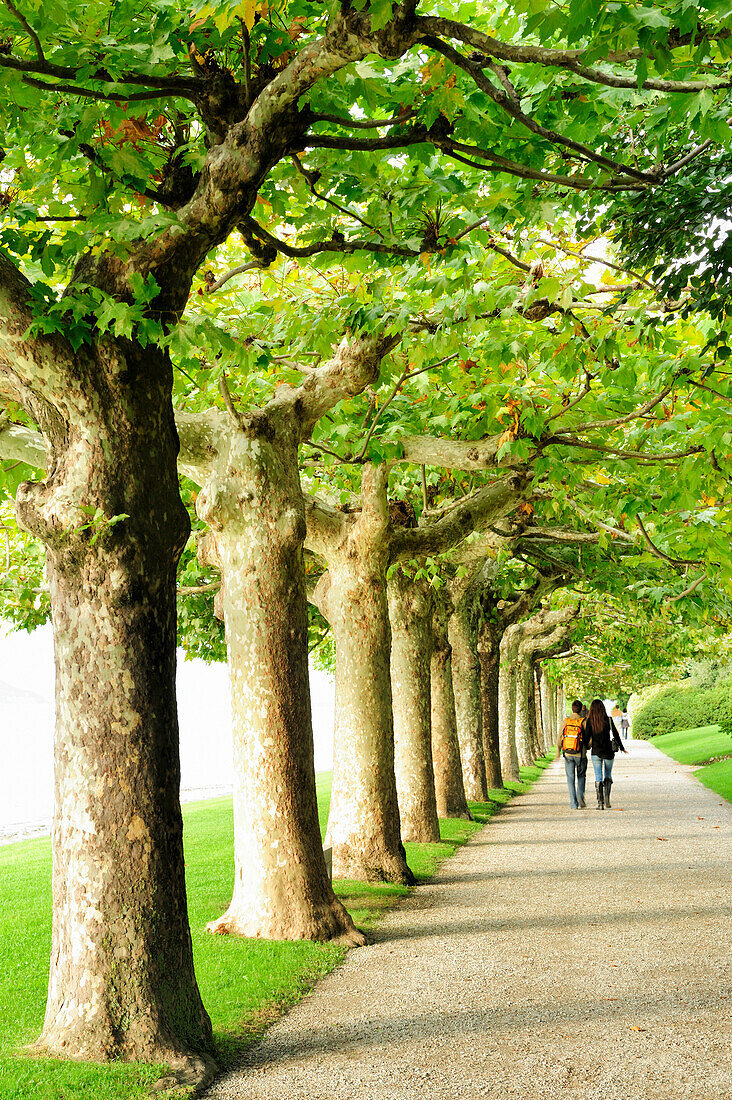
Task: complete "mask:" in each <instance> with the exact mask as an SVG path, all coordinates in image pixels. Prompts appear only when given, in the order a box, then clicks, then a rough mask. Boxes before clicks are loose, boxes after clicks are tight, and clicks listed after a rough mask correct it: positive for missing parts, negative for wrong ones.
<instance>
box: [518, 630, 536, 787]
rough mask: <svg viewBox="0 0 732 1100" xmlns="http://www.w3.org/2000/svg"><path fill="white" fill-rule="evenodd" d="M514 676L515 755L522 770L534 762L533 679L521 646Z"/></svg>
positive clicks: (526, 656) (528, 661) (529, 663)
mask: <svg viewBox="0 0 732 1100" xmlns="http://www.w3.org/2000/svg"><path fill="white" fill-rule="evenodd" d="M514 676H515V683H516V718H515V726H514V732H515V738H516V755H517V756H518V762H519V767H522V768H524V767H526V766H527V765H529V764H533V762H534V755H533V749H532V744H531V714H530V712H531V702H532V699H533V695H534V679H533V668H532V665H531V658H530V656H528V655H527V654H526V653H525V652H523V646H519V652H518V655H517V657H516V664H515V671H514Z"/></svg>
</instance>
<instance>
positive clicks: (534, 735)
mask: <svg viewBox="0 0 732 1100" xmlns="http://www.w3.org/2000/svg"><path fill="white" fill-rule="evenodd" d="M536 696H537V689H536V668H535V665H534V664H533V662H532V665H531V688H530V691H529V744H530V746H531V755H532V757H533V759H534V760H537V759H538V758H539V757H540V756H543V755H544V749H543V747H542V744H541V733H540V730H539V708H538V707H537V702H536Z"/></svg>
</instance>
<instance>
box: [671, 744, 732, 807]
mask: <svg viewBox="0 0 732 1100" xmlns="http://www.w3.org/2000/svg"><path fill="white" fill-rule="evenodd" d="M651 744H652V745H655V746H656V748H659V749H660V750H661V752H665V753H666V755H667V756H670V757H671V759H672V760H678V762H679V763H680V764H703V765H705V767H700V768H698V769H697V770H696V771H695V772H694V776H695V777H696V778H697V779H698V780H699V782H700V783H703V784H704V786H705V787H709V789H710V790H712V791H715V792H716V794H720V795H721V796H722V798H726V799H728V800H729V801H730V802H732V758H731V759H729V760H718V759H716V758H717V757H720V756H731V757H732V736H730V735H729V734H728V733H722V731H721V730H720V728H719V726H698V727H697V728H696V729H690V730H676V731H674V733H664V734H662V735H661V736H659V737H654V738H653V739H652V740H651ZM709 760H715V763H713V764H709V763H708V761H709Z"/></svg>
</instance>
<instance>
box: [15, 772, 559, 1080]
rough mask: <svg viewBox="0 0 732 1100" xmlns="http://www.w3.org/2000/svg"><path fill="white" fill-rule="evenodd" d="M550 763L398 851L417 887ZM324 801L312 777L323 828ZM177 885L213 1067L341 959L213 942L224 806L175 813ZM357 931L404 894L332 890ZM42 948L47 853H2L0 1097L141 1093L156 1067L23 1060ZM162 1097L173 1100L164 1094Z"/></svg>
mask: <svg viewBox="0 0 732 1100" xmlns="http://www.w3.org/2000/svg"><path fill="white" fill-rule="evenodd" d="M548 763H549V760H548V758H547V759H546V760H543V761H541V762H540V764H539V765H536V766H534V767H532V768H526V769H522V772H521V775H522V782H521V783H513V784H510V785H509V788H506V789H503V790H496V791H491V792H490V800H489V801H488V802H485V803H479V804H478V803H476V804H475V805H473V806H472V807H471V809H472V811H473V814H474V817H475V821H472V822H470V821H458V820H454V819H447V820H442V821H441V822H440V833H441V838H442V839H441V842H440V843H439V844H407V845H406V849H407V860H408V862H409V866H410V867H411V869H412V871H413V872H414V874H415V877H416V878H417V881H418V882H424V881H426V880H427V879H429V878H430V877H431V876H432V875H433V874H434V872H435V870H436V868H437V866H438V864H439V863H440V862H441V861H442V860H443V859H445V858H447V857H448V856H450V855H452V854H453V853H454V852H455V851H456V850H457V848H458V847H459V846H460V845H462V844H465V843H466V842H467V840H468V839H469V838H470V837H471V836H472V835H473V834H474V833H475V832H476V831H477V830H479V829H481V828H482V827H483V825H484V824H485V823H486V822H487V821H488V820H489V819H490V817H491V815H492V814H493V813H495V812H496V810H497V809H499V808H500V806H501V804H502V803H504V802H506V801H508V800H510V799H511V798H513V797H514V795H515V794H517V793H520V792H521V791H525V790H528V788H529V787H530V786H531V785H532V784H533V783H534V782H535V780H536V779H537V778H538V776H539V775H541V772H542V769H543V767H546V766H548ZM329 802H330V775H320V776H318V806H319V810H320V820H321V828H322V830H323V831H325V822H326V820H327V815H328V805H329ZM183 818H184V825H185V846H186V882H187V887H188V906H189V913H190V921H191V933H192V937H193V950H194V955H195V965H196V976H197V978H198V983H199V986H200V989H201V994H202V996H203V1000H204V1003H205V1005H206V1007H207V1009H208V1011H209V1013H210V1015H211V1020H212V1023H213V1028H214V1033H215V1036H216V1042H217V1045H218V1049H219V1053H220V1059H221V1061H222V1062H229V1061H231V1060H233V1058H235V1057H236V1055H237V1054H239V1053H240V1052H241V1051H242V1050H243V1049H244V1048H245V1047H246V1046H248V1045H250V1044H251V1043H252V1042H253V1041H254V1040H256V1039H257V1038H258V1037H259V1036H260V1035H261V1033H262V1031H263V1030H264V1029H265V1028H266V1027H267V1026H269V1024H271V1023H272V1022H273V1020H275V1019H276V1018H277V1017H278V1016H279V1015H281V1013H282V1012H283V1011H284V1010H285V1009H286V1008H287V1007H288V1006H289V1005H292V1004H294V1003H295V1002H296V1001H298V1000H299V999H300V997H302V995H303V993H305V992H306V991H307V990H308V989H310V988H311V987H312V985H313V984H314V983H315V982H316V981H317V979H318V978H319V977H321V976H322V975H323V974H325V973H327V972H328V971H329V970H332V969H333V967H334V966H336V965H337V964H338V962H340V961H341V959H343V957H344V955H345V951H344V949H343V948H340V947H336V946H333V945H329V944H318V943H309V942H306V941H297V942H282V941H276V942H275V941H271V940H237V939H233V938H229V937H227V936H212V935H210V934H209V933H207V932H206V931H205V927H206V922H207V921H209V920H212V919H213V918H214V917H218V916H220V915H221V914H222V913H223V912H224V910H225V909H226V907H227V906H228V904H229V900H230V897H231V887H232V882H233V875H234V857H233V836H232V833H233V820H232V805H231V799H230V798H222V799H215V800H212V801H208V802H198V803H194V804H192V805H188V806H185V807H184V809H183ZM334 887H335V891H336V893H337V894H338V895H339V896H340V897H341V898H342V899H343V901H344V903H345V904H346V906H347V908H348V910H349V911H350V912H351V914H352V916H353V918H354V920H355V922H356V924H357V925H359V927H361V928H366V929H368V928H370V927H372V926H373V925H374V923H375V922H376V921H377V920H378V919H379V916H380V915H381V913H383V912H384V910H385V909H387V908H389V907H390V906H392V905H394V904H397V903H398V901H399V899H400V898H403V897H405V896H407V895H408V894H409V893H410V889H409V887H406V886H398V885H391V884H384V885H371V884H365V883H361V882H346V881H342V880H341V881H336V882H335V883H334ZM50 942H51V842H50V840H49V839H47V838H43V839H39V840H28V841H22V842H20V843H17V844H8V845H4V846H2V847H0V1097H2V1100H138V1098H141V1097H144V1096H147V1095H148V1094H149V1088H150V1084H151V1083H152V1082H153V1081H155V1080H156V1079H157V1078H158V1077H159V1076H160V1074H161V1070H160V1067H159V1066H148V1065H141V1064H139V1063H138V1064H130V1063H114V1064H111V1065H102V1066H98V1065H94V1064H90V1063H76V1062H63V1061H58V1060H55V1059H47V1058H37V1057H28V1056H27V1055H26V1054H24V1052H23V1048H24V1047H26V1046H27V1045H28V1044H30V1043H32V1042H33V1040H34V1039H35V1038H36V1037H37V1036H38V1034H39V1033H40V1031H41V1027H42V1024H43V1013H44V1009H45V1001H46V985H47V981H48V958H49V954H50ZM166 1095H169V1096H170V1095H182V1093H178V1094H166Z"/></svg>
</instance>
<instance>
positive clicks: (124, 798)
mask: <svg viewBox="0 0 732 1100" xmlns="http://www.w3.org/2000/svg"><path fill="white" fill-rule="evenodd" d="M81 354H82V355H83V359H82V360H80V363H79V374H80V375H81V374H83V373H86V378H87V388H86V390H85V395H84V397H80V398H79V408H78V409H76V410H72V409H71V408H68V409H66V410H65V411H66V414H67V420H66V423H65V425H64V428H63V430H61V431H59V432H58V433H56V432H55V431H54V430H53V429H52V428H50V429H49V430H48V432H47V442H48V445H49V461H48V471H49V476H48V479H47V480H46V481H45V482H41V483H36V484H26V485H24V486H21V487H20V490H19V492H18V501H17V508H18V516H19V520H20V522H21V523H22V525H23V526H24V527H26V528H27V529H28V530H30V531H32V532H33V533H34V534H36V535H37V536H38V537H39V538H40V539H42V541H43V542H44V543H45V545H46V550H47V569H48V577H49V585H50V594H51V610H52V618H53V627H54V643H55V661H56V735H55V810H54V824H53V931H52V948H51V971H50V979H49V990H48V1003H47V1009H46V1018H45V1023H44V1028H43V1034H42V1036H41V1039H40V1042H39V1048H40V1049H42V1050H44V1051H47V1052H49V1053H52V1054H56V1055H64V1056H68V1057H72V1058H83V1059H91V1060H99V1059H108V1058H128V1059H142V1060H145V1061H158V1062H167V1063H168V1064H170V1065H172V1066H173V1067H174V1068H176V1069H177V1070H179V1071H180V1072H181V1073H183V1074H188V1076H189V1078H191V1079H193V1078H195V1077H197V1076H200V1075H201V1074H203V1073H204V1072H205V1066H206V1065H210V1064H211V1062H210V1056H211V1052H212V1048H213V1044H212V1036H211V1025H210V1022H209V1019H208V1016H207V1014H206V1012H205V1010H204V1008H203V1005H202V1003H201V998H200V996H199V992H198V987H197V985H196V980H195V977H194V973H193V959H192V951H191V938H190V932H189V928H188V915H187V906H186V891H185V879H184V864H183V845H182V820H181V814H180V805H179V801H178V789H179V783H180V771H179V763H178V725H177V716H176V705H175V643H176V619H175V572H176V563H177V559H178V556H179V554H180V551H181V549H182V547H183V545H184V543H185V539H186V536H187V533H188V530H189V526H188V518H187V516H186V513H185V509H184V508H183V505H182V504H181V501H180V496H179V492H178V478H177V470H176V454H177V437H176V433H175V426H174V422H173V415H172V408H171V404H170V388H171V381H172V379H171V375H172V372H171V370H170V364H169V362H168V361H167V359H166V358H165V357H164V356H163V355H162V354H161V353H156V352H152V351H151V350H150V349H148V350H147V351H143V350H142V349H140V348H138V347H136V346H135V345H134V344H132V343H124V344H118V345H109V346H104V347H100V348H98V349H97V350H96V351H95V352H94V353H92V352H91V351H88V350H85V351H84V352H83V353H81ZM91 379H93V383H92V381H91ZM130 379H134V380H135V385H134V387H130V386H129V381H130ZM82 507H83V509H84V511H82V510H81V509H82ZM94 509H99V514H98V516H97V519H96V520H95V521H94V522H90V519H89V516H90V512H93V511H94ZM121 515H125V516H126V517H127V518H125V519H123V520H121V521H119V522H117V523H116V524H114V525H109V524H107V523H106V521H105V520H106V519H108V518H111V517H112V516H121Z"/></svg>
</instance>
